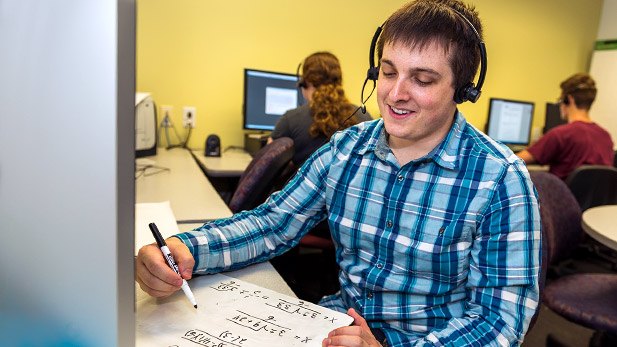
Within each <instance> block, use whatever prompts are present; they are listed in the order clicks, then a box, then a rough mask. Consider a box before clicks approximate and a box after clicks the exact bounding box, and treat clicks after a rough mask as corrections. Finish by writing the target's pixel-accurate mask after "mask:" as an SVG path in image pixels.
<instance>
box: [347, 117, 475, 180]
mask: <svg viewBox="0 0 617 347" xmlns="http://www.w3.org/2000/svg"><path fill="white" fill-rule="evenodd" d="M454 117H455V119H454V123H453V124H452V128H450V131H449V132H448V134H447V135H446V137H445V138H444V139H443V141H441V143H440V144H439V145H438V146H437V147H435V148H433V150H431V151H430V152H429V153H427V154H426V155H425V156H423V157H422V158H418V159H416V161H424V160H432V161H434V162H435V163H436V164H437V165H439V166H441V167H442V168H444V169H448V170H455V171H459V170H460V165H459V160H458V153H459V152H460V148H459V147H460V146H461V137H462V135H463V130H464V129H465V127H466V126H467V120H466V119H465V117H464V116H463V114H462V113H460V112H459V111H458V110H457V111H456V113H455V114H454ZM370 151H374V152H375V155H376V156H377V158H379V159H380V160H382V161H384V162H385V161H386V156H387V155H388V153H389V152H390V146H389V145H388V133H387V132H386V128H385V127H384V124H383V119H379V120H378V125H377V126H376V127H375V130H374V131H373V134H372V135H371V137H370V139H369V141H367V142H365V144H364V145H363V146H358V147H357V148H356V152H357V153H358V154H365V153H366V152H370Z"/></svg>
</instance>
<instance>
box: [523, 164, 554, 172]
mask: <svg viewBox="0 0 617 347" xmlns="http://www.w3.org/2000/svg"><path fill="white" fill-rule="evenodd" d="M548 169H549V166H548V165H538V164H529V165H527V170H528V171H548Z"/></svg>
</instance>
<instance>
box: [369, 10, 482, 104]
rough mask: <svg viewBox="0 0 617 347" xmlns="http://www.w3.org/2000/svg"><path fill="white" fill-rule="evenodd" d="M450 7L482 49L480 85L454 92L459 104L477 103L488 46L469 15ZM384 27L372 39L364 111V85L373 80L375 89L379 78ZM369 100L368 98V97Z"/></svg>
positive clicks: (480, 92) (463, 87)
mask: <svg viewBox="0 0 617 347" xmlns="http://www.w3.org/2000/svg"><path fill="white" fill-rule="evenodd" d="M450 9H451V10H452V11H453V12H454V13H456V14H457V15H458V16H459V17H461V18H462V19H463V21H464V22H465V23H466V24H467V26H469V28H470V29H471V30H472V31H473V33H474V34H475V36H476V38H477V39H478V48H479V49H480V76H479V77H478V85H477V86H476V85H474V84H473V82H468V83H466V84H465V85H464V86H462V87H460V88H458V89H457V90H456V91H455V92H454V101H455V102H456V103H457V104H460V103H463V102H465V101H471V102H473V103H475V102H476V101H478V98H480V94H482V85H483V84H484V77H485V76H486V47H485V46H484V42H482V39H481V38H480V34H478V31H476V28H474V26H473V24H471V22H470V21H469V19H467V17H465V16H463V14H461V13H460V12H458V11H457V10H455V9H453V8H451V7H450ZM382 28H383V24H382V26H380V27H378V28H377V31H375V35H373V41H371V51H370V55H369V69H368V71H367V73H366V80H364V86H362V95H361V96H360V98H361V101H362V109H363V112H364V110H365V109H366V108H365V106H364V103H365V102H366V100H364V87H365V86H366V83H367V82H368V81H369V80H371V81H373V89H374V88H375V82H376V81H377V78H379V66H378V65H375V46H377V40H378V39H379V35H380V34H381V31H382V30H383V29H382ZM371 94H372V93H371ZM369 97H370V95H369ZM367 100H368V97H367Z"/></svg>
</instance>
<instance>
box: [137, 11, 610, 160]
mask: <svg viewBox="0 0 617 347" xmlns="http://www.w3.org/2000/svg"><path fill="white" fill-rule="evenodd" d="M469 2H470V3H473V4H475V5H476V7H477V9H478V11H479V12H480V16H481V19H482V21H483V24H484V34H485V42H486V47H487V55H488V64H487V65H488V72H487V78H486V83H485V85H484V88H483V95H482V97H481V98H480V100H479V101H478V102H477V103H476V104H470V103H465V104H463V105H461V106H460V109H461V111H463V113H464V114H465V115H466V117H467V119H468V120H469V121H470V122H471V123H472V124H474V125H475V126H477V127H479V128H482V129H483V128H484V123H485V122H486V115H487V112H488V100H489V98H490V97H501V98H508V99H520V100H526V101H533V102H535V103H536V109H535V113H534V126H535V127H541V126H542V125H543V124H544V110H545V103H546V102H547V101H550V102H553V101H554V100H555V99H556V98H557V97H558V96H559V82H561V81H562V80H563V79H565V78H566V77H568V76H569V75H571V74H573V73H575V72H579V71H587V70H588V67H589V63H590V58H591V53H592V50H593V43H594V41H595V39H596V34H597V30H598V23H599V19H600V14H601V9H602V0H591V1H580V0H542V1H537V0H517V1H508V0H475V1H469ZM403 3H405V1H400V0H399V1H395V0H379V1H378V0H372V1H368V0H354V1H337V0H312V1H295V0H230V1H214V0H179V1H170V0H138V2H137V90H138V91H140V92H150V93H152V97H153V99H154V101H155V102H156V103H157V105H158V106H159V109H160V107H161V106H162V105H170V106H173V113H172V115H171V116H172V121H173V122H174V124H175V126H176V129H177V130H178V132H179V133H180V136H182V137H184V136H185V135H186V129H184V128H183V127H182V107H183V106H193V107H196V108H197V115H196V116H197V117H196V121H197V126H196V128H195V129H193V132H192V134H191V140H190V142H189V146H190V147H191V148H203V145H204V141H205V138H206V137H207V136H208V135H209V134H212V133H216V134H218V135H219V136H220V137H221V142H222V146H223V148H227V147H228V146H242V145H243V134H244V130H242V93H243V69H244V68H254V69H261V70H271V71H280V72H288V73H295V70H296V67H297V65H298V63H299V62H300V61H302V60H303V59H304V57H306V56H307V55H309V54H310V53H313V52H315V51H319V50H327V51H330V52H332V53H334V54H335V55H337V56H338V58H339V59H340V61H341V65H342V67H343V78H344V87H345V91H346V94H347V96H348V98H349V99H350V100H351V101H352V102H354V103H356V104H358V103H359V99H360V89H361V87H362V82H363V81H364V78H365V76H366V69H367V67H368V51H369V45H370V41H371V39H372V37H373V33H374V32H375V29H376V28H377V26H379V25H380V24H381V23H382V22H383V21H384V20H385V19H386V18H387V17H388V15H390V14H391V13H392V12H393V11H394V10H396V9H397V8H398V7H400V6H401V5H402V4H403ZM368 109H369V112H371V114H372V115H373V117H377V116H378V115H379V111H378V108H377V104H376V103H375V97H374V96H373V97H372V98H371V101H370V102H369V103H368ZM162 141H163V144H165V141H164V139H162ZM171 141H172V143H176V139H175V137H172V140H171Z"/></svg>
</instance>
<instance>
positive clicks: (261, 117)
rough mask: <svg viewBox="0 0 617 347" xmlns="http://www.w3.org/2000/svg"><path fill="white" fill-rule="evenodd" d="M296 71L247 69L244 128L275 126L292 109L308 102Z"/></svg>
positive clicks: (257, 128) (260, 128)
mask: <svg viewBox="0 0 617 347" xmlns="http://www.w3.org/2000/svg"><path fill="white" fill-rule="evenodd" d="M297 81H298V76H296V75H294V74H287V73H280V72H271V71H261V70H251V69H244V129H254V130H274V125H276V122H277V121H278V119H279V118H280V117H281V116H282V115H283V114H284V113H285V112H287V111H288V110H291V109H294V108H296V107H298V106H300V105H302V104H303V103H304V98H303V97H302V93H301V92H300V90H299V89H298V86H297Z"/></svg>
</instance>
